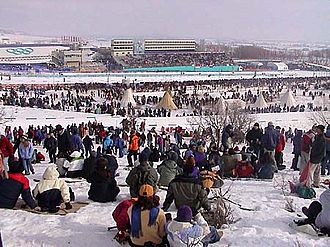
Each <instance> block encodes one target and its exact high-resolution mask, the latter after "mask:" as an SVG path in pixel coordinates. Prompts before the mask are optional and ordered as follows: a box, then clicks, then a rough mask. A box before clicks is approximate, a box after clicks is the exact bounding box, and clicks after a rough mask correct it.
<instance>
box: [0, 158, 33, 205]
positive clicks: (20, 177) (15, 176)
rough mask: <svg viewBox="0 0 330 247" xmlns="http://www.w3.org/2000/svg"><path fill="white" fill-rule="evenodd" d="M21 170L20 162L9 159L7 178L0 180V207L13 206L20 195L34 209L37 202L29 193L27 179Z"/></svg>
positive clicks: (22, 169)
mask: <svg viewBox="0 0 330 247" xmlns="http://www.w3.org/2000/svg"><path fill="white" fill-rule="evenodd" d="M23 171H24V168H23V165H22V164H21V162H19V161H11V162H10V163H9V172H8V177H9V178H8V179H3V180H0V208H9V209H12V208H14V207H15V204H16V202H17V200H18V198H19V196H20V195H21V196H22V199H23V200H24V202H25V203H26V204H27V205H28V206H29V207H30V208H31V209H36V207H37V204H36V202H35V201H34V200H33V197H32V195H31V190H30V185H29V180H28V179H27V177H26V176H25V175H24V174H23Z"/></svg>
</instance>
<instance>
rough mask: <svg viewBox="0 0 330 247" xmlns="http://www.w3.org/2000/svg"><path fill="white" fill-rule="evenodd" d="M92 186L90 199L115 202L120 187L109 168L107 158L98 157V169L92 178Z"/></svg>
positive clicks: (89, 193)
mask: <svg viewBox="0 0 330 247" xmlns="http://www.w3.org/2000/svg"><path fill="white" fill-rule="evenodd" d="M90 182H91V186H90V189H89V191H88V197H89V199H91V200H93V201H94V202H113V201H116V197H117V195H118V194H119V191H120V190H119V188H118V186H117V182H116V180H115V178H114V177H113V176H112V174H111V172H110V171H109V170H108V161H107V159H105V158H100V159H98V161H97V163H96V169H95V171H94V172H93V174H92V176H91V178H90Z"/></svg>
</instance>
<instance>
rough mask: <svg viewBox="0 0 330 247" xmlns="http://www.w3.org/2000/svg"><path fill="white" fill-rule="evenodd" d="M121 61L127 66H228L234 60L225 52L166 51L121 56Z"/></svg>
mask: <svg viewBox="0 0 330 247" xmlns="http://www.w3.org/2000/svg"><path fill="white" fill-rule="evenodd" d="M119 61H120V62H121V63H122V65H123V66H124V67H125V68H147V67H173V66H194V67H203V66H209V67H213V66H226V65H232V64H233V60H232V59H231V58H230V57H229V56H227V55H226V54H225V53H223V52H218V53H207V52H193V53H166V54H143V55H130V56H125V57H121V58H120V59H119Z"/></svg>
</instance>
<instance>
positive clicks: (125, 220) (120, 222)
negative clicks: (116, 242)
mask: <svg viewBox="0 0 330 247" xmlns="http://www.w3.org/2000/svg"><path fill="white" fill-rule="evenodd" d="M132 204H133V200H132V199H129V200H125V201H122V202H121V203H119V204H118V205H117V207H116V208H115V211H113V213H112V217H113V219H114V220H115V221H116V224H117V229H118V231H126V230H129V229H130V221H129V217H128V214H127V210H128V208H129V207H130V206H131V205H132Z"/></svg>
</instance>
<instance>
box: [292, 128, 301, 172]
mask: <svg viewBox="0 0 330 247" xmlns="http://www.w3.org/2000/svg"><path fill="white" fill-rule="evenodd" d="M301 140H302V130H297V129H296V130H295V135H294V137H293V139H292V144H293V152H292V153H293V155H294V157H293V159H292V165H291V169H293V170H295V171H299V169H298V160H299V157H300V155H301Z"/></svg>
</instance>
